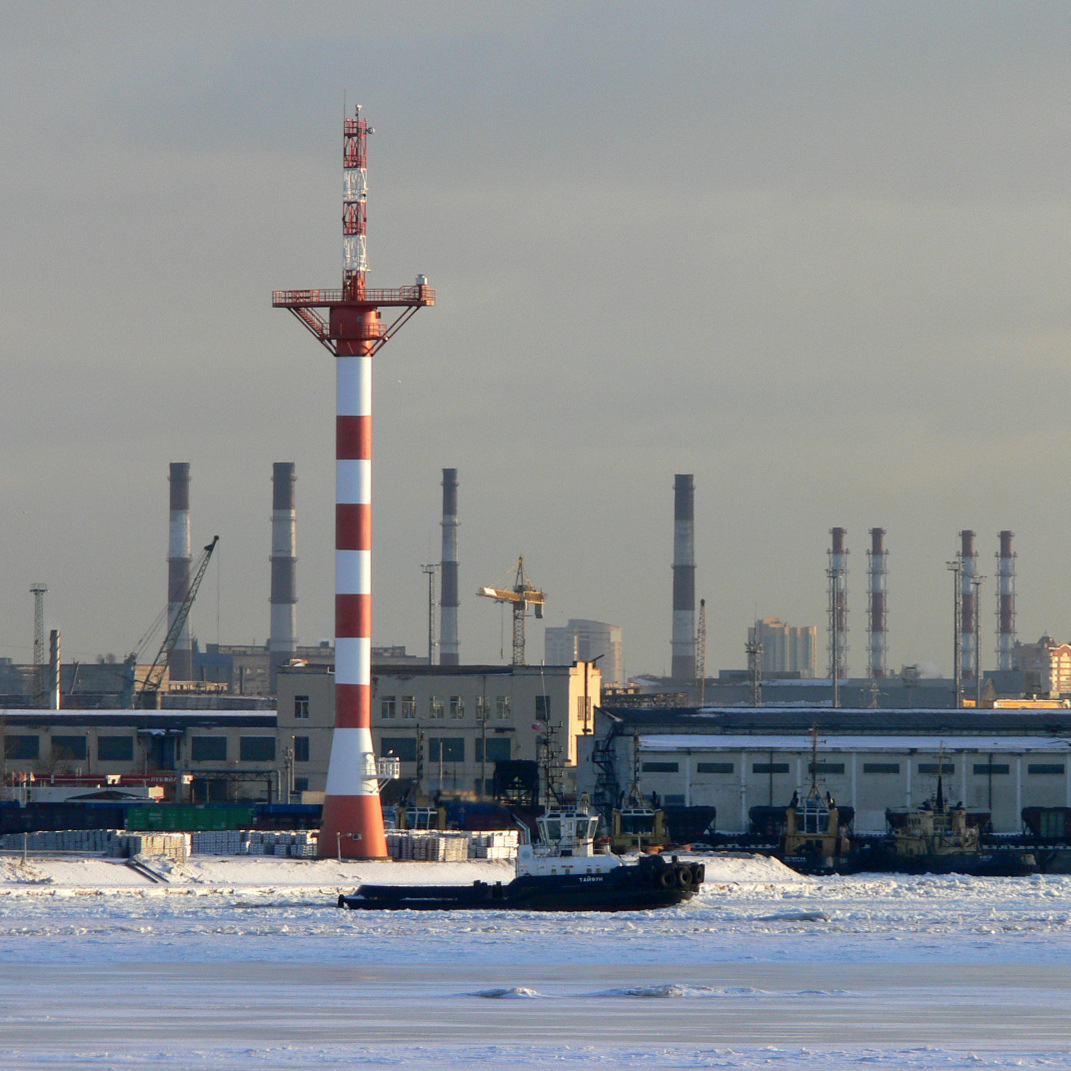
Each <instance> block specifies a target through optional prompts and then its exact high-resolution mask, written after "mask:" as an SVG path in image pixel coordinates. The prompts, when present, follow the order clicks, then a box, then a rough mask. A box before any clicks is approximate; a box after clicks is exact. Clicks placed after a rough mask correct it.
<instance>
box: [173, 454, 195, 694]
mask: <svg viewBox="0 0 1071 1071" xmlns="http://www.w3.org/2000/svg"><path fill="white" fill-rule="evenodd" d="M169 480H170V483H171V519H170V538H169V542H168V551H167V624H168V628H170V627H171V625H172V624H173V623H174V620H175V618H176V617H177V616H178V613H179V610H180V609H181V608H182V603H183V602H184V601H185V599H186V593H187V592H188V591H189V589H190V463H189V462H188V461H172V462H171V474H170V476H169ZM168 664H169V665H170V667H171V679H172V680H173V681H189V680H193V648H192V645H191V643H190V619H189V618H188V617H187V618H186V621H185V623H184V624H183V626H182V630H181V631H180V632H179V635H178V640H177V641H176V643H175V647H174V650H173V651H172V652H171V658H170V661H169V663H168Z"/></svg>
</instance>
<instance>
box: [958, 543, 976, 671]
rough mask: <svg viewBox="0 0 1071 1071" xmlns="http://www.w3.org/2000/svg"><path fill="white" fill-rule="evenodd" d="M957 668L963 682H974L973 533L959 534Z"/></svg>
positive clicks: (974, 552) (974, 560) (974, 570)
mask: <svg viewBox="0 0 1071 1071" xmlns="http://www.w3.org/2000/svg"><path fill="white" fill-rule="evenodd" d="M959 539H960V549H959V560H960V571H959V607H960V610H959V612H960V634H959V668H960V676H961V678H962V679H963V680H974V653H975V645H976V644H977V643H978V615H977V613H976V612H975V610H976V607H975V605H974V601H975V599H974V586H973V585H974V577H975V574H976V573H977V572H978V553H977V551H976V550H975V549H974V532H971V531H967V530H964V531H962V532H960V534H959Z"/></svg>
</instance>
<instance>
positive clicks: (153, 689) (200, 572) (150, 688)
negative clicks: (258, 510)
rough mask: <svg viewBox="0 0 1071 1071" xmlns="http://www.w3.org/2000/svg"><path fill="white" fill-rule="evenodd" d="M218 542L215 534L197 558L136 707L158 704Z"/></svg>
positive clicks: (139, 694) (142, 686)
mask: <svg viewBox="0 0 1071 1071" xmlns="http://www.w3.org/2000/svg"><path fill="white" fill-rule="evenodd" d="M218 542H219V536H213V537H212V542H211V543H209V544H208V546H206V547H205V548H204V550H202V551H201V556H200V558H198V559H197V567H196V569H195V571H194V574H193V579H192V580H191V581H190V586H189V587H188V588H187V589H186V594H185V595H184V596H183V598H182V603H181V604H180V605H179V608H178V612H177V613H176V614H175V616H174V618H173V619H172V621H171V624H170V625H169V626H168V629H167V633H166V635H165V636H164V642H163V643H161V644H160V650H159V651H157V652H156V657H155V658H154V659H153V662H152V665H151V666H150V667H149V672H148V673H146V674H145V679H144V680H143V681H142V682H141V685H140V687H139V688H138V689H137V693H136V695H135V697H134V706H135V707H139V708H144V707H154V706H156V705H157V700H158V697H159V693H160V685H161V684H162V683H163V680H164V671H165V670H166V669H167V664H168V661H169V660H170V658H171V652H172V651H173V650H174V649H175V644H176V643H177V642H178V638H179V634H180V633H181V632H182V626H183V625H185V624H186V618H187V617H189V616H190V607H191V606H193V600H194V599H195V598H196V597H197V589H198V588H199V587H200V586H201V580H202V579H203V578H204V575H205V570H206V569H207V568H208V563H209V561H210V560H211V558H212V551H214V550H215V549H216V544H217V543H218Z"/></svg>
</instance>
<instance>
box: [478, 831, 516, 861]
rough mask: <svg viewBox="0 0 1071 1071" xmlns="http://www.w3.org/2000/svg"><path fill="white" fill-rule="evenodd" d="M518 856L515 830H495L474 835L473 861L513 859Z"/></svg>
mask: <svg viewBox="0 0 1071 1071" xmlns="http://www.w3.org/2000/svg"><path fill="white" fill-rule="evenodd" d="M516 855H517V830H515V829H495V830H487V831H485V832H481V833H473V834H472V858H473V859H513V858H514V857H515V856H516Z"/></svg>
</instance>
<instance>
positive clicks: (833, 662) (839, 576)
mask: <svg viewBox="0 0 1071 1071" xmlns="http://www.w3.org/2000/svg"><path fill="white" fill-rule="evenodd" d="M847 531H848V530H847V529H846V528H833V529H830V535H831V536H832V537H833V543H832V547H831V548H830V550H829V552H828V553H829V567H828V569H826V577H827V578H828V580H829V676H830V679H831V680H832V681H833V697H834V706H837V705H838V704H839V681H840V679H841V678H842V677H846V676H847V675H848V668H847V655H848V551H847V548H846V547H845V545H844V537H845V535H847Z"/></svg>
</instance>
